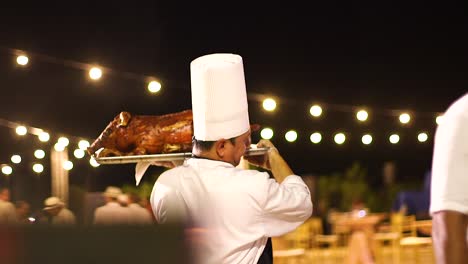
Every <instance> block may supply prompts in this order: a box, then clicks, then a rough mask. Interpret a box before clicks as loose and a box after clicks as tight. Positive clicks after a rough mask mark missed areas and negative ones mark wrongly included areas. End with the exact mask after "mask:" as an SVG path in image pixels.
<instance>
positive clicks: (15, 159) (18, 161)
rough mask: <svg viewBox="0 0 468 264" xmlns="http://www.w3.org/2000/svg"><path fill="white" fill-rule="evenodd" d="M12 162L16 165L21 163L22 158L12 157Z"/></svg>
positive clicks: (18, 156)
mask: <svg viewBox="0 0 468 264" xmlns="http://www.w3.org/2000/svg"><path fill="white" fill-rule="evenodd" d="M11 162H13V163H15V164H18V163H21V156H20V155H13V156H11Z"/></svg>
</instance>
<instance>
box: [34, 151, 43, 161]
mask: <svg viewBox="0 0 468 264" xmlns="http://www.w3.org/2000/svg"><path fill="white" fill-rule="evenodd" d="M34 157H36V158H37V159H43V158H44V157H45V152H44V151H43V150H42V149H38V150H36V151H34Z"/></svg>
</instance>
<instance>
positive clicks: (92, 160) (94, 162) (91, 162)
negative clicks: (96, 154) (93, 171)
mask: <svg viewBox="0 0 468 264" xmlns="http://www.w3.org/2000/svg"><path fill="white" fill-rule="evenodd" d="M89 164H90V165H91V166H93V167H95V168H96V167H99V165H100V164H99V163H98V162H97V161H96V160H95V159H94V158H90V159H89Z"/></svg>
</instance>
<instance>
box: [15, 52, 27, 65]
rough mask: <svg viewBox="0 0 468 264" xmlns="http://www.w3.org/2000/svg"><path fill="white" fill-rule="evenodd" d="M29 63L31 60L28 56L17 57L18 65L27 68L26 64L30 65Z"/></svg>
mask: <svg viewBox="0 0 468 264" xmlns="http://www.w3.org/2000/svg"><path fill="white" fill-rule="evenodd" d="M28 62H29V58H28V57H27V56H24V55H20V56H18V57H16V63H18V64H19V65H21V66H25V65H26V64H28Z"/></svg>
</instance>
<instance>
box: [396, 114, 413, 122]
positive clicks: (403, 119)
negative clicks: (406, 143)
mask: <svg viewBox="0 0 468 264" xmlns="http://www.w3.org/2000/svg"><path fill="white" fill-rule="evenodd" d="M399 119H400V122H401V123H402V124H408V123H409V121H410V120H411V116H410V115H409V114H408V113H403V114H401V115H400V118H399Z"/></svg>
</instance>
